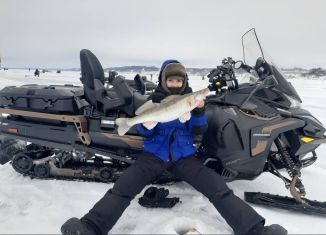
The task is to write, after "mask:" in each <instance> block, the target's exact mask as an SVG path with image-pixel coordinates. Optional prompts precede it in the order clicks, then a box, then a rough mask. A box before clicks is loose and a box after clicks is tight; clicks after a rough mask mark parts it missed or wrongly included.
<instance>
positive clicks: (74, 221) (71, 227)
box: [61, 217, 100, 235]
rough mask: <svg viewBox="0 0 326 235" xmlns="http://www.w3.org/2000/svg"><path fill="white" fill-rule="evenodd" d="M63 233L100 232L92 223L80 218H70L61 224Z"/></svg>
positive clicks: (76, 234) (87, 233)
mask: <svg viewBox="0 0 326 235" xmlns="http://www.w3.org/2000/svg"><path fill="white" fill-rule="evenodd" d="M61 233H62V234H63V235H97V234H100V233H99V232H98V231H97V229H96V228H95V227H94V226H92V225H91V224H90V223H87V222H85V221H83V220H80V219H78V218H75V217H73V218H70V219H68V220H67V221H66V222H65V223H64V224H63V225H62V226H61Z"/></svg>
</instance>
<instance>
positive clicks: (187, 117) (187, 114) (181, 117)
mask: <svg viewBox="0 0 326 235" xmlns="http://www.w3.org/2000/svg"><path fill="white" fill-rule="evenodd" d="M190 118H191V113H190V112H188V113H185V114H183V115H182V116H180V117H179V120H180V122H182V123H184V122H186V121H188V120H189V119H190Z"/></svg>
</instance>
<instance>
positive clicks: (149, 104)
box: [135, 100, 159, 115]
mask: <svg viewBox="0 0 326 235" xmlns="http://www.w3.org/2000/svg"><path fill="white" fill-rule="evenodd" d="M158 105H159V104H158V103H153V102H152V101H151V100H149V101H147V102H146V103H144V104H143V105H142V106H140V107H139V108H138V109H137V110H136V112H135V114H136V115H139V114H141V113H143V112H145V111H146V110H149V109H151V108H154V107H157V106H158Z"/></svg>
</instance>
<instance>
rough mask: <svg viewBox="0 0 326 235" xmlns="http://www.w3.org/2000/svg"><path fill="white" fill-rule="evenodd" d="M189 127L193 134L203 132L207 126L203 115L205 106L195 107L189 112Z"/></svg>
mask: <svg viewBox="0 0 326 235" xmlns="http://www.w3.org/2000/svg"><path fill="white" fill-rule="evenodd" d="M189 121H190V129H191V131H192V133H193V134H194V135H200V134H203V133H204V132H205V131H206V130H207V127H208V124H207V117H206V116H205V107H203V108H195V109H194V110H193V111H192V112H191V119H190V120H189Z"/></svg>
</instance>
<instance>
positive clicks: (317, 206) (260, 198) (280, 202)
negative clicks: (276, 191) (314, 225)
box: [244, 192, 326, 216]
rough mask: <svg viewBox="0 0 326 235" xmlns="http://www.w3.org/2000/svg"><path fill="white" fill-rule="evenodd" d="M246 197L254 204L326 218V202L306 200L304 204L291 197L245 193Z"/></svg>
mask: <svg viewBox="0 0 326 235" xmlns="http://www.w3.org/2000/svg"><path fill="white" fill-rule="evenodd" d="M244 196H245V200H246V201H247V202H250V203H253V204H258V205H264V206H270V207H276V208H281V209H286V210H291V211H297V212H301V213H305V214H310V215H320V216H326V202H319V201H312V200H308V199H304V203H299V202H297V201H296V200H295V199H294V198H291V197H286V196H279V195H273V194H269V193H259V192H245V194H244Z"/></svg>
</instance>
